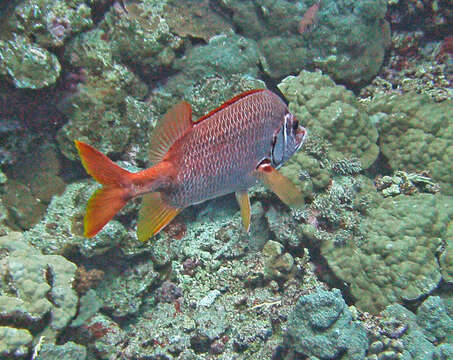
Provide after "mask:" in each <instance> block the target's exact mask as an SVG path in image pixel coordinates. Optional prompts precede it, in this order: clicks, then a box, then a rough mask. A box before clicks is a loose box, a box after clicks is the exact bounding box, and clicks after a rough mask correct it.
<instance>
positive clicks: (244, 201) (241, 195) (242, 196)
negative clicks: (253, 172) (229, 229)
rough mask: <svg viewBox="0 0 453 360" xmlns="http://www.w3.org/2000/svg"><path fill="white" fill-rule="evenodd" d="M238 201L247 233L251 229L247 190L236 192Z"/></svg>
mask: <svg viewBox="0 0 453 360" xmlns="http://www.w3.org/2000/svg"><path fill="white" fill-rule="evenodd" d="M236 199H237V201H238V203H239V206H240V208H241V216H242V224H244V229H245V231H247V232H249V229H250V199H249V194H248V192H247V190H241V191H236Z"/></svg>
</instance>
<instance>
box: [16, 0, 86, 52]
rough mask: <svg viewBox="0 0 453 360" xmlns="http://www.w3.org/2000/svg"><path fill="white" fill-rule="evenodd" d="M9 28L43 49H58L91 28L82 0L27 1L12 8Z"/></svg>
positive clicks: (84, 3)
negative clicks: (75, 35) (77, 34)
mask: <svg viewBox="0 0 453 360" xmlns="http://www.w3.org/2000/svg"><path fill="white" fill-rule="evenodd" d="M8 25H9V28H10V29H11V30H12V31H13V32H15V33H18V34H23V35H25V36H27V37H29V38H33V39H35V41H36V43H37V44H39V45H41V46H43V47H45V48H49V47H56V46H61V45H63V43H64V42H65V41H66V40H67V39H68V38H70V37H71V36H73V35H74V34H76V33H78V32H80V31H82V30H84V29H87V28H89V27H91V26H93V21H92V19H91V9H90V7H89V6H88V5H87V4H86V1H84V0H71V1H65V0H56V1H55V0H26V1H22V2H21V3H20V4H19V5H17V6H16V7H15V8H14V11H13V13H12V14H11V16H10V17H9V19H8Z"/></svg>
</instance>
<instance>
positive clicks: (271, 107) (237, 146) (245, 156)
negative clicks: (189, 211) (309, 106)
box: [164, 91, 287, 207]
mask: <svg viewBox="0 0 453 360" xmlns="http://www.w3.org/2000/svg"><path fill="white" fill-rule="evenodd" d="M286 112H287V108H286V105H285V103H284V102H283V101H282V100H281V99H280V98H279V97H278V96H276V95H275V94H273V93H272V92H270V91H266V92H265V93H254V94H251V95H249V96H247V97H245V98H243V99H241V100H239V101H237V102H235V103H234V104H232V105H230V106H229V107H227V108H225V109H222V110H221V111H218V112H216V113H214V114H213V115H211V116H210V117H208V118H206V119H204V120H203V121H202V122H200V123H197V124H195V126H194V127H193V129H192V130H191V131H189V132H188V133H187V134H185V135H184V136H183V137H181V138H180V139H179V140H178V141H177V142H175V144H174V145H173V147H172V148H170V150H169V155H170V157H171V158H176V159H178V158H180V159H184V161H180V162H179V163H178V165H176V166H177V167H178V178H177V184H178V186H173V187H172V190H171V192H169V193H168V194H165V195H166V198H167V199H168V200H169V201H170V203H171V204H172V205H174V206H177V207H186V206H188V205H191V204H194V203H199V202H202V201H204V200H207V199H211V198H214V197H217V196H221V195H225V194H228V193H231V192H234V191H236V190H238V189H247V188H248V187H250V186H251V185H254V184H255V183H256V181H257V179H256V177H255V176H253V171H254V170H255V169H256V167H257V165H258V163H259V161H260V160H261V159H263V158H265V157H269V156H270V150H271V145H272V144H271V139H272V134H273V132H275V129H276V127H277V125H278V123H279V122H280V119H281V118H282V117H283V116H284V114H285V113H286ZM164 193H165V192H164Z"/></svg>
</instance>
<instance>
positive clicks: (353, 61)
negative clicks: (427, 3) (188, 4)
mask: <svg viewBox="0 0 453 360" xmlns="http://www.w3.org/2000/svg"><path fill="white" fill-rule="evenodd" d="M316 3H318V4H319V1H317V0H309V1H289V0H251V1H242V0H228V1H227V0H223V1H221V4H222V5H223V6H224V7H225V8H226V9H227V10H228V11H230V12H232V20H233V23H234V24H235V25H236V26H237V27H238V28H239V29H241V32H242V34H244V35H245V36H247V37H250V38H253V39H255V40H257V42H258V45H259V48H260V52H261V57H260V60H261V63H262V66H263V70H264V71H265V72H266V74H267V75H269V76H270V77H273V78H276V79H279V78H281V77H283V76H287V75H290V74H294V73H297V72H299V71H300V70H301V69H304V68H305V69H307V68H308V69H310V68H311V69H314V68H321V69H322V70H323V71H324V72H325V73H327V74H329V75H330V76H331V77H333V78H334V79H336V80H338V81H339V82H342V83H345V82H346V83H349V84H360V83H363V82H367V81H370V80H371V79H372V78H373V77H374V76H375V75H377V73H378V72H379V69H380V67H381V65H382V63H383V60H384V55H385V49H386V47H387V46H388V45H389V44H390V28H389V26H388V23H387V22H386V21H385V14H386V10H387V4H386V0H379V1H376V0H360V1H355V2H350V1H344V0H342V1H334V0H323V1H322V2H321V3H320V4H319V8H318V10H317V11H316V12H315V14H314V16H313V18H312V19H304V15H305V14H306V12H307V10H308V9H309V8H310V7H311V6H313V5H315V4H316ZM302 19H304V21H305V20H306V21H307V22H308V26H307V27H306V28H305V29H303V33H302V34H301V33H300V31H301V30H300V28H299V27H300V22H301V21H303V20H302ZM363 34H366V36H363Z"/></svg>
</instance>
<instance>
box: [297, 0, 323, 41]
mask: <svg viewBox="0 0 453 360" xmlns="http://www.w3.org/2000/svg"><path fill="white" fill-rule="evenodd" d="M319 5H321V1H318V2H316V3H314V4H313V5H312V6H310V7H309V8H308V9H307V11H306V12H305V14H304V16H302V19H301V20H300V21H299V25H298V27H297V31H299V34H303V33H304V32H305V31H306V30H307V29H308V28H309V27H310V26H311V25H312V24H313V23H314V21H315V18H316V14H318V10H319Z"/></svg>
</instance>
